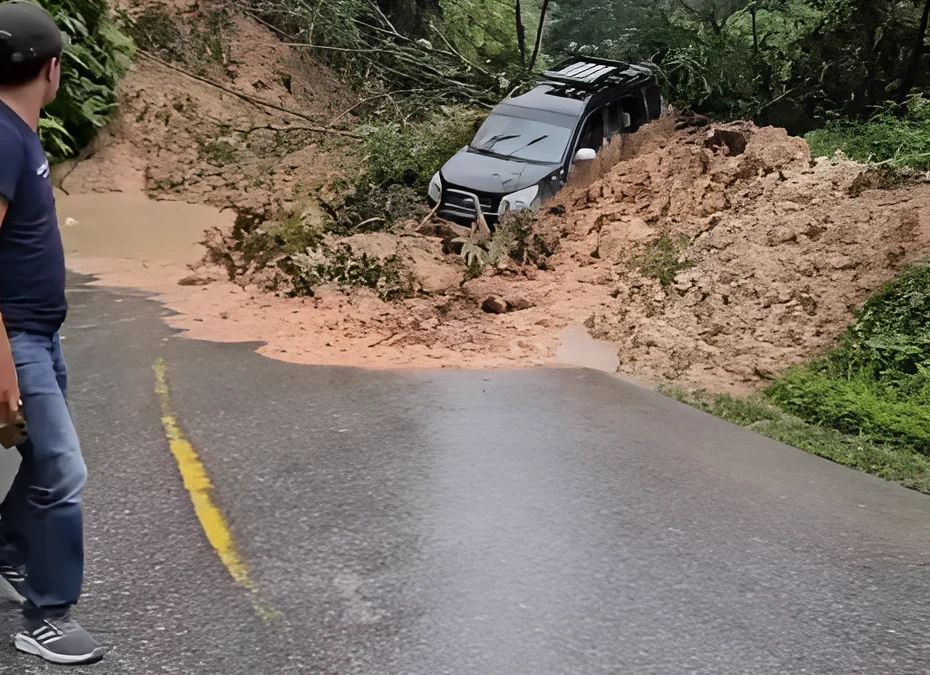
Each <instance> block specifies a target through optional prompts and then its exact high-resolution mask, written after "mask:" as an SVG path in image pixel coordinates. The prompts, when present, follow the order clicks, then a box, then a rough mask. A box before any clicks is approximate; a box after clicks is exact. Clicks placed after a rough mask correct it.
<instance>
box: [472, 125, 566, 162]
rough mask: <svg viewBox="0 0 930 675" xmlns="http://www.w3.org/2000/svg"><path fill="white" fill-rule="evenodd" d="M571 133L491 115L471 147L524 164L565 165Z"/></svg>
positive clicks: (551, 126)
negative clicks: (563, 157) (563, 158)
mask: <svg viewBox="0 0 930 675" xmlns="http://www.w3.org/2000/svg"><path fill="white" fill-rule="evenodd" d="M571 134H572V130H571V129H570V128H568V127H562V126H557V125H555V124H550V123H548V122H539V121H537V120H528V119H523V118H520V117H511V116H510V115H501V114H492V115H491V116H490V117H488V119H487V120H485V122H484V124H482V125H481V129H480V130H479V131H478V135H477V136H475V140H474V141H472V143H471V146H470V147H471V148H472V150H477V151H478V152H487V153H492V154H495V155H499V156H504V157H513V158H514V159H519V160H523V161H525V162H544V163H546V164H557V163H559V162H561V161H562V156H563V155H564V154H565V148H566V146H568V142H569V140H571Z"/></svg>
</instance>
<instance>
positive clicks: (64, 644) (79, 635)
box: [13, 614, 103, 665]
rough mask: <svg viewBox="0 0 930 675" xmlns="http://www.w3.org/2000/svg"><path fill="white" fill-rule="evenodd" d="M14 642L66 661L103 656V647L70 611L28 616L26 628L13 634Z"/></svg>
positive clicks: (76, 662) (91, 660) (27, 650)
mask: <svg viewBox="0 0 930 675" xmlns="http://www.w3.org/2000/svg"><path fill="white" fill-rule="evenodd" d="M13 644H14V645H16V648H17V649H18V650H19V651H21V652H25V653H27V654H34V655H36V656H38V657H40V658H43V659H45V660H46V661H49V662H50V663H58V664H62V665H80V664H84V663H96V662H97V661H99V660H100V659H102V658H103V650H102V649H100V647H98V646H97V643H96V642H94V638H92V637H91V636H90V633H88V632H87V631H86V630H84V629H83V628H81V626H80V625H79V624H78V623H77V622H76V621H72V620H71V617H70V616H69V615H67V614H65V615H64V616H61V617H57V618H52V617H48V618H45V619H27V620H26V626H25V629H24V630H23V631H22V632H21V633H18V634H17V635H16V636H15V637H14V638H13Z"/></svg>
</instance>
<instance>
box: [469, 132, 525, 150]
mask: <svg viewBox="0 0 930 675" xmlns="http://www.w3.org/2000/svg"><path fill="white" fill-rule="evenodd" d="M514 138H520V134H501V135H499V136H491V138H489V139H488V141H487V143H484V144H483V145H481V146H480V147H476V148H475V150H486V151H488V152H491V148H493V147H494V146H495V145H497V144H498V143H500V142H501V141H510V140H513V139H514Z"/></svg>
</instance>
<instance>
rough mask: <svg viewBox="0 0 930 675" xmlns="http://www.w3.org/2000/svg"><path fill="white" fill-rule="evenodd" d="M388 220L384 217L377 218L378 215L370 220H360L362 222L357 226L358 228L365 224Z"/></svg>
mask: <svg viewBox="0 0 930 675" xmlns="http://www.w3.org/2000/svg"><path fill="white" fill-rule="evenodd" d="M386 222H387V220H386V219H384V218H377V217H376V218H369V219H368V220H363V221H362V222H360V223H359V224H358V225H356V226H355V227H356V228H359V227H364V226H365V225H371V224H372V223H386Z"/></svg>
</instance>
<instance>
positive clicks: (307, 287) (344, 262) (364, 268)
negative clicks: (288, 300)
mask: <svg viewBox="0 0 930 675" xmlns="http://www.w3.org/2000/svg"><path fill="white" fill-rule="evenodd" d="M279 266H280V267H281V270H282V271H283V272H284V273H285V274H287V276H288V277H289V279H290V283H291V286H292V294H293V295H308V296H312V295H314V294H315V292H316V289H317V288H318V287H319V286H323V285H325V284H329V283H335V284H339V285H342V286H356V287H364V288H371V289H374V290H375V291H376V292H377V293H378V295H379V296H380V297H381V299H382V300H397V299H399V298H404V297H408V296H410V295H412V293H413V289H412V286H411V284H410V282H409V280H408V278H407V275H406V274H404V270H403V267H402V265H401V262H400V259H399V258H398V257H397V256H396V255H394V256H390V257H388V258H385V259H379V258H376V257H371V256H368V255H366V254H364V253H363V254H362V255H357V254H356V253H355V252H354V251H353V250H352V247H351V246H350V245H349V244H346V243H344V242H340V243H337V244H334V245H329V244H326V243H321V244H319V245H318V246H317V247H316V248H311V249H308V250H307V251H306V252H305V253H297V254H294V255H292V256H288V257H287V258H285V259H283V260H282V261H281V262H280V263H279Z"/></svg>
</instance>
